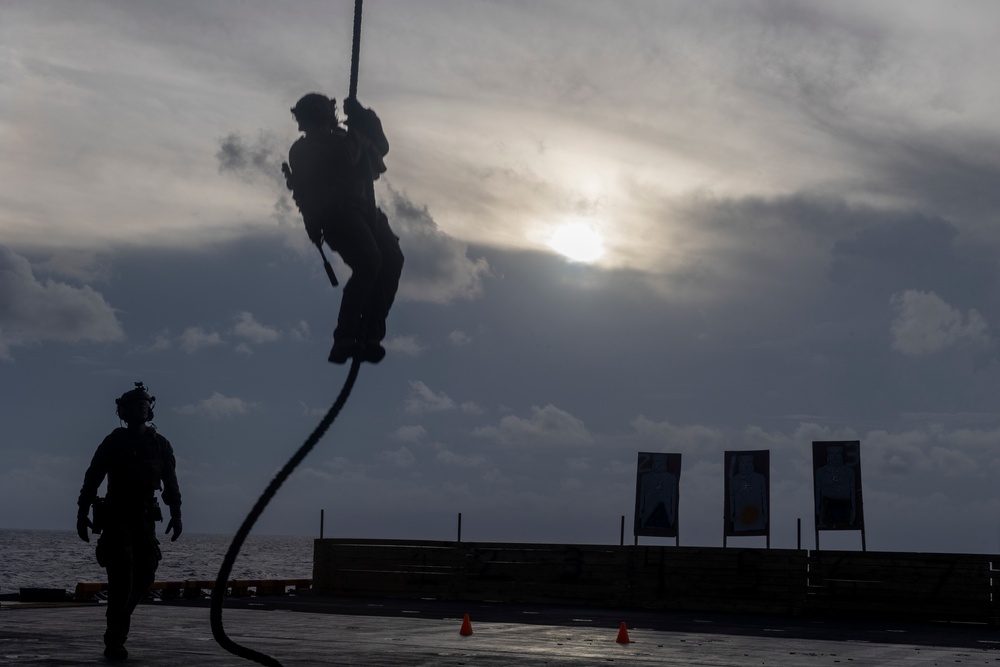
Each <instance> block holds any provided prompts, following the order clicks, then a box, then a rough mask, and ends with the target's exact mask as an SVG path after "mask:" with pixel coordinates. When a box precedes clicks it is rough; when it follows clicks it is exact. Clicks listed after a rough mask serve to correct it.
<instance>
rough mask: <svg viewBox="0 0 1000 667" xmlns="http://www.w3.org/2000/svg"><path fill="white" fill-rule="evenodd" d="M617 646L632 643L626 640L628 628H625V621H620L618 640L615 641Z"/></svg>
mask: <svg viewBox="0 0 1000 667" xmlns="http://www.w3.org/2000/svg"><path fill="white" fill-rule="evenodd" d="M615 641H616V642H618V643H619V644H629V643H631V642H632V640H631V639H629V638H628V628H626V627H625V621H622V626H621V627H620V628H618V639H616V640H615Z"/></svg>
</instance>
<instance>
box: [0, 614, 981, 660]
mask: <svg viewBox="0 0 1000 667" xmlns="http://www.w3.org/2000/svg"><path fill="white" fill-rule="evenodd" d="M465 613H468V614H469V616H470V619H471V621H472V628H473V631H474V633H473V634H472V635H471V636H462V635H460V634H459V630H460V628H461V624H462V617H463V615H464V614H465ZM622 621H625V622H626V624H627V626H628V633H629V637H630V639H631V640H632V642H631V643H629V644H618V643H616V641H615V639H616V638H617V636H618V629H619V626H620V623H621V622H622ZM223 622H224V626H225V629H226V632H227V633H228V634H229V636H230V637H231V638H232V639H234V640H235V641H237V642H238V643H240V644H243V645H245V646H247V647H249V648H253V649H255V650H258V651H261V652H264V653H266V654H268V655H270V656H272V657H274V658H275V659H277V660H279V661H280V662H281V663H282V664H283V665H287V666H289V667H291V666H292V665H374V666H379V665H384V666H386V667H393V666H396V665H410V666H424V665H426V666H431V665H441V666H444V667H451V666H458V665H467V666H474V665H527V666H535V665H608V664H616V665H654V664H655V665H665V666H668V667H669V666H673V665H740V666H744V665H789V666H797V665H831V666H834V665H839V666H844V665H878V666H880V667H896V666H899V667H902V666H904V665H906V666H911V665H951V666H955V665H961V666H962V667H967V666H968V665H993V666H994V667H1000V629H998V628H997V627H995V626H988V625H978V624H940V623H907V622H899V621H866V622H847V621H843V620H830V619H809V618H799V617H778V616H764V617H759V616H758V617H754V616H745V615H738V614H708V613H697V612H685V613H679V612H666V613H664V612H649V611H623V610H603V609H602V610H594V609H581V608H571V607H555V606H542V605H535V606H525V605H513V604H488V603H440V602H432V601H411V600H406V601H391V600H349V599H341V598H328V599H327V598H316V597H309V596H305V597H299V598H295V597H286V598H250V599H243V600H239V601H236V600H234V601H232V602H227V606H226V609H225V611H224V613H223ZM103 631H104V606H103V605H101V604H96V603H93V604H80V605H55V606H43V605H37V606H36V605H27V604H10V603H6V602H5V603H3V604H2V606H0V664H4V665H93V664H109V663H107V661H106V660H105V659H104V658H103V656H102V655H101V651H102V650H103V646H102V643H101V636H102V633H103ZM127 647H128V649H129V653H130V655H129V659H128V661H126V662H125V663H123V664H126V665H149V666H157V667H158V666H163V667H166V666H168V665H170V666H173V665H189V666H195V665H209V666H214V665H218V666H222V665H253V664H255V663H253V662H251V661H248V660H245V659H243V658H239V657H237V656H234V655H232V654H230V653H228V652H226V651H225V650H224V649H222V648H220V647H219V645H218V644H217V643H216V642H215V640H214V639H213V637H212V631H211V627H210V624H209V608H208V602H207V600H204V601H199V602H177V603H172V602H171V603H167V602H152V603H148V604H143V605H140V607H139V608H138V610H137V611H136V613H135V615H134V617H133V625H132V634H131V637H130V639H129V642H128V644H127Z"/></svg>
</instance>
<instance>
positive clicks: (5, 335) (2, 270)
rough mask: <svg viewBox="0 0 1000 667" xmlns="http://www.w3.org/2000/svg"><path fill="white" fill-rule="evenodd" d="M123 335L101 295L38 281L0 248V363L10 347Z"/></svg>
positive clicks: (87, 288) (19, 258)
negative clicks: (47, 341) (41, 342)
mask: <svg viewBox="0 0 1000 667" xmlns="http://www.w3.org/2000/svg"><path fill="white" fill-rule="evenodd" d="M124 336H125V333H124V331H123V330H122V327H121V324H120V323H119V322H118V319H117V316H116V315H115V311H114V309H113V308H112V307H111V306H110V305H109V304H108V302H107V301H106V300H105V299H104V296H103V295H102V294H101V293H100V292H96V291H94V290H93V289H92V288H91V287H90V286H88V285H84V286H83V287H73V286H72V285H68V284H66V283H61V282H56V281H54V280H47V281H45V282H44V283H42V282H39V281H38V280H37V279H36V278H35V276H34V273H33V272H32V270H31V264H30V263H29V262H28V260H27V259H25V258H24V257H22V256H20V255H18V254H16V253H15V252H13V251H12V250H10V249H9V248H7V247H6V246H0V359H5V358H9V355H10V346H12V345H24V344H28V343H36V342H40V341H46V340H54V341H61V342H78V341H94V342H100V341H115V340H121V339H122V338H124Z"/></svg>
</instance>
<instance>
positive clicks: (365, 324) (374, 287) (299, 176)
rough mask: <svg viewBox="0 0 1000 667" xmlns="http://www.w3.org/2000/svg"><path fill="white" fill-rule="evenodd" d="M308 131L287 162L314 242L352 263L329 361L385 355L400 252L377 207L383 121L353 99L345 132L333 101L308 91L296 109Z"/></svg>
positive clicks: (385, 146) (348, 103)
mask: <svg viewBox="0 0 1000 667" xmlns="http://www.w3.org/2000/svg"><path fill="white" fill-rule="evenodd" d="M291 111H292V114H293V115H294V116H295V120H296V121H297V122H298V126H299V130H301V131H302V132H304V133H305V135H304V136H302V137H300V138H299V139H298V140H297V141H296V142H295V143H294V144H292V147H291V149H290V150H289V152H288V164H286V165H283V169H284V172H285V177H286V179H287V184H288V187H289V188H290V189H291V190H292V193H293V197H294V199H295V203H296V205H297V206H298V208H299V211H300V212H301V213H302V219H303V222H304V223H305V227H306V232H307V233H308V234H309V239H310V240H311V241H312V242H313V243H315V244H316V245H317V246H319V247H320V248H321V249H322V244H323V241H324V240H325V241H326V243H327V245H329V246H330V248H331V249H333V250H334V251H335V252H337V253H338V254H339V255H340V256H341V258H342V259H343V260H344V263H346V264H347V265H348V266H349V267H350V268H351V277H350V279H349V280H348V281H347V284H346V285H345V286H344V296H343V298H342V300H341V303H340V313H339V315H338V318H337V328H336V329H335V330H334V332H333V348H332V349H331V350H330V356H329V361H331V362H332V363H336V364H342V363H344V362H346V361H347V360H348V359H350V358H352V357H355V356H358V355H361V356H362V358H363V359H364V360H365V361H369V362H372V363H378V362H379V361H381V360H382V359H383V357H385V348H384V347H382V340H383V339H384V338H385V334H386V329H385V320H386V317H387V316H388V315H389V309H390V308H391V307H392V303H393V301H394V300H395V298H396V290H397V288H398V287H399V276H400V274H401V273H402V270H403V253H402V251H401V250H400V249H399V239H398V238H397V237H396V235H395V234H393V232H392V229H390V228H389V221H388V219H387V218H386V216H385V214H384V213H383V212H382V211H381V210H380V209H379V208H378V207H377V206H376V205H375V187H374V181H375V180H376V179H377V178H378V177H379V175H380V174H381V173H382V172H384V171H385V164H384V163H383V161H382V158H383V157H384V156H385V155H386V153H388V152H389V142H388V141H387V140H386V138H385V134H384V133H383V131H382V122H381V121H380V120H379V118H378V116H377V115H375V112H374V111H372V110H371V109H366V108H364V107H363V106H361V104H359V103H358V101H357V100H356V99H354V98H348V99H347V100H345V101H344V111H345V112H346V113H347V129H346V130H345V129H344V128H341V127H340V126H339V124H338V119H337V111H336V106H335V102H334V100H331V99H329V98H327V97H326V96H324V95H320V94H319V93H309V94H308V95H305V96H303V97H302V99H300V100H299V101H298V102H297V103H296V105H295V106H294V107H293V108H292V109H291Z"/></svg>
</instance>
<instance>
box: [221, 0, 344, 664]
mask: <svg viewBox="0 0 1000 667" xmlns="http://www.w3.org/2000/svg"><path fill="white" fill-rule="evenodd" d="M361 4H362V0H354V34H353V43H352V46H351V83H350V95H349V97H356V96H357V94H358V60H359V59H360V54H361ZM322 252H323V248H322V247H320V253H322ZM323 263H324V264H325V267H324V268H326V270H327V275H328V276H329V277H330V282H331V283H332V284H333V286H334V287H336V286H337V279H336V278H335V277H334V276H333V269H332V268H330V266H329V264H327V261H326V257H325V256H324V257H323ZM360 368H361V357H360V356H357V357H354V360H353V361H352V362H351V370H350V372H349V373H348V374H347V380H345V381H344V386H343V388H342V389H341V390H340V394H338V395H337V400H335V401H334V402H333V405H331V406H330V410H329V411H328V412H327V413H326V416H324V417H323V419H322V420H320V422H319V425H318V426H317V427H316V429H315V430H314V431H313V432H312V434H311V435H310V436H309V437H308V438H306V441H305V442H304V443H302V446H301V447H299V449H298V451H297V452H295V454H293V455H292V458H290V459H289V460H288V463H286V464H285V467H284V468H282V469H281V470H280V471H279V472H278V474H277V475H275V476H274V479H273V480H271V483H270V484H268V486H267V488H266V489H265V490H264V493H263V494H261V496H260V498H258V499H257V504H255V505H254V506H253V509H251V510H250V514H248V515H247V518H246V519H244V520H243V525H242V526H240V529H239V530H238V531H236V535H235V537H233V541H232V543H231V544H230V545H229V551H227V552H226V557H225V558H224V559H223V561H222V567H221V568H220V569H219V576H218V577H216V579H215V588H213V589H212V610H211V615H210V616H211V621H212V636H213V637H215V641H216V642H218V644H219V646H221V647H222V648H224V649H226V650H227V651H229V652H230V653H232V654H233V655H236V656H239V657H241V658H245V659H247V660H253V661H254V662H256V663H258V664H261V665H268V666H269V667H281V663H280V662H278V661H277V660H275V659H274V658H272V657H271V656H269V655H266V654H264V653H261V652H260V651H255V650H253V649H251V648H247V647H246V646H242V645H240V644H237V643H236V642H235V641H233V640H232V639H230V638H229V636H228V635H227V634H226V630H225V629H224V628H223V627H222V604H223V602H224V601H225V599H226V590H227V588H228V585H229V575H230V574H231V573H232V571H233V563H235V562H236V556H237V555H239V553H240V548H242V546H243V542H244V541H245V540H246V538H247V536H248V535H249V534H250V530H251V529H252V528H253V525H254V524H255V523H257V519H259V518H260V515H261V514H263V513H264V508H265V507H267V504H268V503H269V502H271V499H272V498H274V495H275V494H276V493H277V492H278V489H279V488H281V485H282V484H284V482H285V480H286V479H288V476H289V475H291V474H292V471H294V470H295V468H296V467H298V465H299V464H300V463H302V461H303V459H305V457H306V456H307V455H308V454H309V452H310V451H312V448H313V447H315V446H316V443H318V442H319V441H320V439H321V438H322V437H323V435H324V434H325V433H326V431H327V429H328V428H330V424H332V423H333V420H335V419H336V418H337V415H338V414H340V410H341V409H342V408H343V407H344V404H345V403H346V402H347V398H348V396H350V395H351V389H353V388H354V382H355V381H356V380H357V379H358V370H359V369H360Z"/></svg>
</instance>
